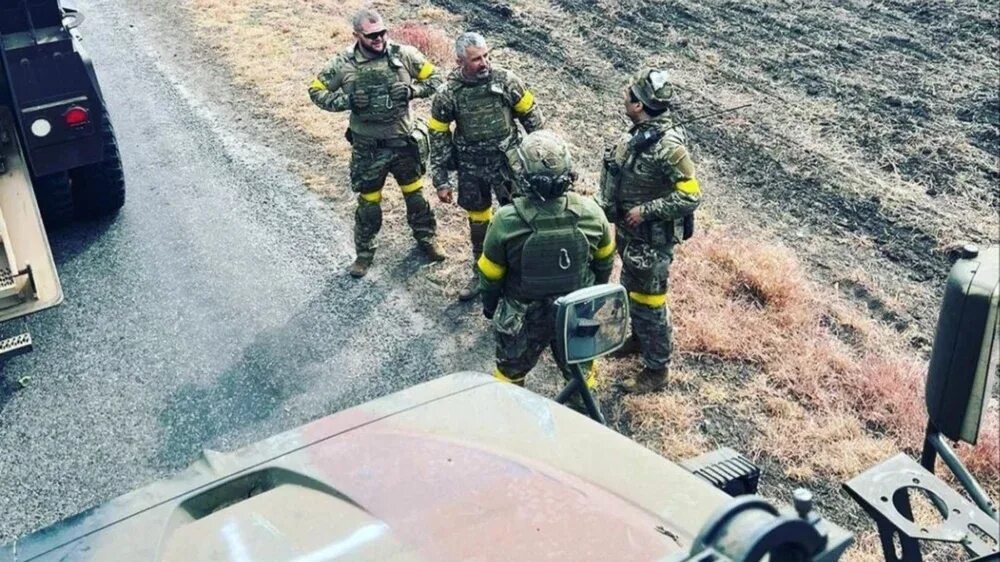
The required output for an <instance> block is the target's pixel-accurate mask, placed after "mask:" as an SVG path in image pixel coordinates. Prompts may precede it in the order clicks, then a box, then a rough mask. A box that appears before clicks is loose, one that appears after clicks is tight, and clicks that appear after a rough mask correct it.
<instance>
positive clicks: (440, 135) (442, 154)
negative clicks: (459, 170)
mask: <svg viewBox="0 0 1000 562" xmlns="http://www.w3.org/2000/svg"><path fill="white" fill-rule="evenodd" d="M453 99H454V98H453V97H452V95H451V92H450V91H449V90H448V89H447V88H444V89H442V90H441V91H440V92H438V93H437V95H435V96H434V101H433V103H431V118H430V119H428V120H427V129H428V130H429V131H430V137H431V181H432V182H433V184H434V187H435V188H438V189H440V188H443V187H445V186H447V185H448V183H449V181H448V170H454V169H455V146H454V145H453V144H452V136H451V122H452V121H454V120H455V111H454V104H453V103H452V102H453Z"/></svg>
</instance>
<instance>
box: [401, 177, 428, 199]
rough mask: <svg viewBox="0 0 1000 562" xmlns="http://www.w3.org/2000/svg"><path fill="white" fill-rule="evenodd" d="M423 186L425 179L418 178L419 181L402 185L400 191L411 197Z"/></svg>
mask: <svg viewBox="0 0 1000 562" xmlns="http://www.w3.org/2000/svg"><path fill="white" fill-rule="evenodd" d="M423 186H424V178H417V181H414V182H410V183H406V184H402V185H400V186H399V189H400V191H402V192H403V195H409V194H411V193H413V192H416V191H420V188H422V187H423Z"/></svg>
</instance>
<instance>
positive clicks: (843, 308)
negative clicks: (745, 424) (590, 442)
mask: <svg viewBox="0 0 1000 562" xmlns="http://www.w3.org/2000/svg"><path fill="white" fill-rule="evenodd" d="M671 283H672V290H671V302H672V303H673V304H672V313H673V319H674V322H675V326H676V334H675V338H676V339H675V345H676V349H677V351H678V352H679V353H680V354H681V355H682V356H690V357H698V356H700V355H709V356H714V357H717V358H722V359H724V360H726V361H729V362H747V363H751V364H753V365H756V366H758V367H759V368H760V369H761V371H762V372H763V377H761V378H759V379H758V380H755V381H754V382H753V383H752V384H751V385H750V387H749V388H738V385H739V383H732V382H730V383H726V382H724V381H723V382H719V381H700V382H698V383H697V384H695V387H696V388H695V393H696V396H697V397H698V400H699V403H701V404H711V403H713V402H717V401H718V400H719V399H720V398H721V397H728V399H729V404H730V407H731V408H732V409H733V410H748V411H750V412H751V413H752V414H753V417H754V420H753V421H754V423H755V424H756V425H757V426H758V427H760V429H761V433H760V435H759V436H758V437H757V438H756V439H754V440H753V446H754V450H752V451H747V453H749V454H750V455H751V456H756V455H758V454H766V455H767V456H768V457H769V458H773V459H776V460H777V462H778V463H779V464H780V465H781V467H782V469H783V470H784V472H785V475H786V476H788V477H789V478H792V479H793V480H809V479H814V478H820V479H828V480H829V479H836V480H844V479H847V478H850V477H852V476H854V475H856V474H858V473H860V472H862V471H863V470H864V469H865V468H866V467H869V466H871V465H873V464H876V463H877V462H879V461H881V460H884V459H886V458H888V457H890V456H892V455H893V454H894V452H895V451H896V450H898V449H904V450H907V451H910V452H915V451H917V450H918V449H919V447H920V446H921V443H922V439H923V430H924V424H925V419H926V417H925V410H924V405H923V400H922V398H923V376H924V375H923V374H924V372H925V369H926V366H925V365H924V364H923V363H921V362H919V361H917V360H916V359H914V358H913V357H911V356H909V355H907V354H906V353H905V352H904V351H903V350H901V349H899V348H898V346H897V344H896V343H895V341H896V339H898V338H896V337H895V336H894V334H893V333H892V332H891V331H890V330H889V329H888V328H887V327H885V326H883V325H881V324H878V323H877V322H875V321H873V320H871V319H869V318H868V317H867V316H866V315H865V314H864V312H863V311H861V310H860V309H858V308H856V307H854V306H852V305H850V304H849V303H847V302H845V301H844V299H842V298H841V297H839V296H838V295H837V294H836V293H835V292H834V291H832V290H826V289H822V288H820V287H819V286H818V285H817V284H816V283H814V282H812V281H810V280H809V279H808V278H807V276H806V275H805V273H804V272H803V270H802V268H801V266H800V265H799V263H798V261H797V260H796V258H795V256H794V254H793V253H792V251H791V250H789V249H787V248H784V247H781V246H777V245H773V244H767V243H761V242H755V241H752V240H749V239H748V238H746V237H740V236H734V235H733V234H731V233H730V232H728V231H726V230H725V229H722V228H712V229H708V230H707V232H705V233H704V234H702V235H700V236H698V237H696V238H695V239H693V240H691V241H690V242H689V243H687V244H685V245H684V246H682V247H681V249H680V251H679V252H678V259H677V262H676V263H675V265H674V268H673V270H672V274H671ZM727 384H728V385H729V387H728V388H727ZM630 405H632V406H635V407H638V408H640V409H642V412H641V414H640V413H637V412H631V413H632V415H633V417H640V415H646V414H648V413H650V409H649V408H646V407H645V405H644V404H642V403H630ZM643 408H644V409H643ZM654 411H655V410H654ZM988 419H989V420H991V423H989V424H988V426H987V427H986V428H985V429H984V434H983V437H982V439H981V443H980V445H979V446H978V447H976V448H974V449H972V448H969V449H968V450H963V455H964V457H965V458H966V460H967V461H968V462H969V464H970V467H972V468H973V470H975V471H976V473H977V474H978V475H979V477H980V478H981V479H982V480H983V483H984V485H987V486H988V487H990V488H991V491H992V492H994V493H996V492H997V485H996V482H997V479H998V477H1000V457H998V454H997V453H998V450H997V445H996V442H997V439H996V434H997V433H996V432H997V424H996V423H992V420H995V419H996V418H995V416H990V417H988ZM644 423H645V424H647V425H648V424H649V423H650V422H648V421H647V422H644ZM663 452H664V453H665V454H667V455H668V456H673V452H672V451H669V450H664V451H663Z"/></svg>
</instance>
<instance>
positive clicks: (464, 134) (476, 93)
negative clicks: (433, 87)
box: [455, 80, 516, 146]
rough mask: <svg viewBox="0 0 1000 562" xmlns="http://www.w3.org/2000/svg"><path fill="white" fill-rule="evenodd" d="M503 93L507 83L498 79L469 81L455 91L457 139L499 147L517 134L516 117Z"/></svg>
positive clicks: (464, 142) (460, 141)
mask: <svg viewBox="0 0 1000 562" xmlns="http://www.w3.org/2000/svg"><path fill="white" fill-rule="evenodd" d="M503 93H504V92H503V86H501V85H500V84H499V83H498V82H496V81H494V80H490V81H488V82H486V83H485V84H479V85H475V86H472V85H467V84H466V85H463V86H462V87H461V88H459V89H458V91H457V92H455V106H456V108H455V109H456V111H455V113H456V115H457V120H456V121H457V126H456V127H455V137H456V141H458V142H459V143H460V144H466V145H470V144H489V145H493V146H499V145H500V144H501V143H502V142H503V141H504V140H506V139H507V138H508V137H510V136H511V135H512V134H514V132H515V131H516V128H515V126H514V117H513V115H512V114H511V109H510V107H508V105H507V103H506V100H505V99H504V95H503Z"/></svg>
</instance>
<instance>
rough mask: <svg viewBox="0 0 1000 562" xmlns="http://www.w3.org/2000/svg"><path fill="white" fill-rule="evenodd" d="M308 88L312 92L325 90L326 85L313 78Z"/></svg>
mask: <svg viewBox="0 0 1000 562" xmlns="http://www.w3.org/2000/svg"><path fill="white" fill-rule="evenodd" d="M309 87H310V88H311V89H313V90H326V89H327V88H326V84H324V83H322V82H320V81H319V78H313V81H312V84H309Z"/></svg>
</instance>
